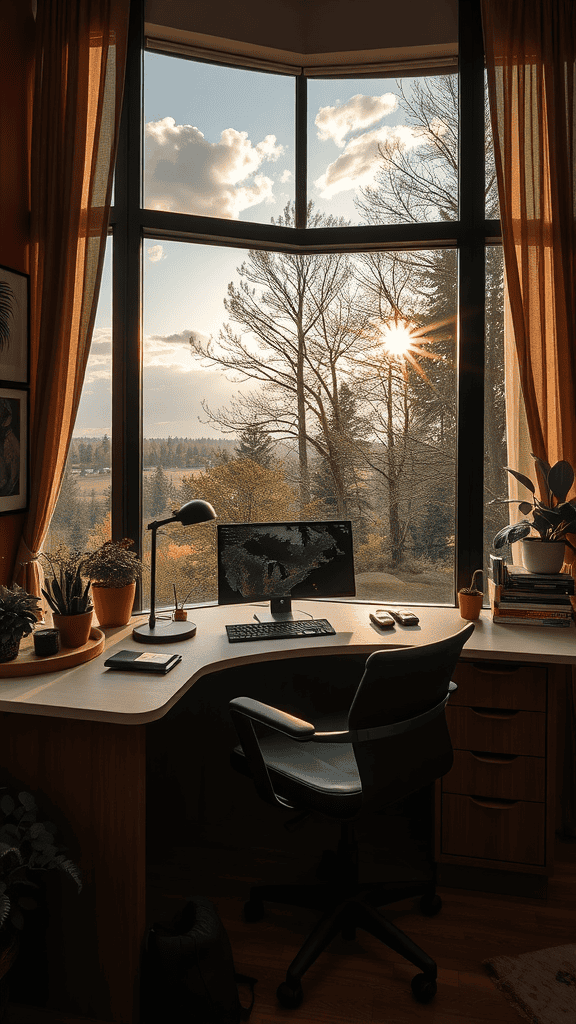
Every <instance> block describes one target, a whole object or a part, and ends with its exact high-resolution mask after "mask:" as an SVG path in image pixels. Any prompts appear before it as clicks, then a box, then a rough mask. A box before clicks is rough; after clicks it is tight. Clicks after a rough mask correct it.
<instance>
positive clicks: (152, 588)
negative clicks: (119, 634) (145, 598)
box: [148, 523, 160, 629]
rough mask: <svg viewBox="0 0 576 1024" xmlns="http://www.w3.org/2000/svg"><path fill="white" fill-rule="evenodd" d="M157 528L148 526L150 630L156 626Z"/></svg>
mask: <svg viewBox="0 0 576 1024" xmlns="http://www.w3.org/2000/svg"><path fill="white" fill-rule="evenodd" d="M159 526H160V523H150V524H149V526H148V529H149V530H152V540H151V544H150V617H149V619H148V626H149V627H150V629H154V626H155V625H156V611H155V606H156V530H157V529H158V527H159Z"/></svg>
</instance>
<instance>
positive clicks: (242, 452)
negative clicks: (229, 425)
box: [234, 421, 274, 469]
mask: <svg viewBox="0 0 576 1024" xmlns="http://www.w3.org/2000/svg"><path fill="white" fill-rule="evenodd" d="M273 448H274V443H273V441H272V438H271V437H270V434H269V433H268V431H267V430H266V429H265V428H264V427H263V426H262V425H261V424H260V423H258V422H256V421H255V422H254V423H249V424H248V425H247V426H246V427H245V428H244V430H243V431H242V432H241V434H240V440H239V443H238V444H237V446H236V448H235V449H234V454H235V455H236V456H237V457H238V458H239V459H252V462H256V463H257V464H258V465H259V466H263V468H264V469H269V468H270V463H271V462H272V451H273Z"/></svg>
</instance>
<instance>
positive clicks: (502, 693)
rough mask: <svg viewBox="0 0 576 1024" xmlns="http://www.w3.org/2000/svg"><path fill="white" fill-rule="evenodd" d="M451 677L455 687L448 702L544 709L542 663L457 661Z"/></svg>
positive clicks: (544, 691)
mask: <svg viewBox="0 0 576 1024" xmlns="http://www.w3.org/2000/svg"><path fill="white" fill-rule="evenodd" d="M452 679H453V680H454V682H455V683H457V684H458V689H457V690H456V692H455V693H453V694H452V695H451V697H450V704H451V705H454V704H468V705H473V706H474V707H488V708H515V709H517V710H519V711H545V710H546V669H545V668H544V667H543V666H542V665H534V666H532V665H515V664H514V663H510V665H507V664H503V663H502V662H494V663H491V662H488V661H487V662H484V663H482V664H481V663H477V662H463V661H460V662H459V663H458V665H457V666H456V668H455V669H454V672H453V673H452Z"/></svg>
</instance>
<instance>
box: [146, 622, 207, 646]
mask: <svg viewBox="0 0 576 1024" xmlns="http://www.w3.org/2000/svg"><path fill="white" fill-rule="evenodd" d="M195 633H196V623H194V622H173V621H172V620H170V622H158V621H156V625H155V626H154V627H153V628H152V629H150V626H149V625H148V623H147V622H144V623H142V625H141V626H134V629H133V630H132V637H133V638H134V640H137V641H138V643H141V644H175V643H178V641H179V640H189V639H190V637H192V636H194V634H195Z"/></svg>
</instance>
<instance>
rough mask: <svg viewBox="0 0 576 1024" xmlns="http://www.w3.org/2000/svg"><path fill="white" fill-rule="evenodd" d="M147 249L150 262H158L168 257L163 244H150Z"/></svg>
mask: <svg viewBox="0 0 576 1024" xmlns="http://www.w3.org/2000/svg"><path fill="white" fill-rule="evenodd" d="M147 251H148V259H149V260H150V263H158V262H159V261H160V260H165V259H166V253H165V252H164V246H163V245H150V246H149V247H148V250H147Z"/></svg>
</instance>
